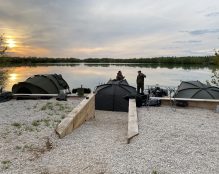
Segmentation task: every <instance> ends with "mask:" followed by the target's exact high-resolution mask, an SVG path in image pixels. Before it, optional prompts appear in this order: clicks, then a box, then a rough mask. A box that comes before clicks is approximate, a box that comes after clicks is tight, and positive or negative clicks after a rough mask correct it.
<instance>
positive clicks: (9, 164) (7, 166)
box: [1, 160, 11, 170]
mask: <svg viewBox="0 0 219 174" xmlns="http://www.w3.org/2000/svg"><path fill="white" fill-rule="evenodd" d="M1 163H2V169H3V170H6V169H8V168H9V167H10V166H11V161H9V160H4V161H2V162H1Z"/></svg>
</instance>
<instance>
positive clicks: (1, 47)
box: [0, 34, 7, 56]
mask: <svg viewBox="0 0 219 174" xmlns="http://www.w3.org/2000/svg"><path fill="white" fill-rule="evenodd" d="M6 50H7V46H5V40H4V34H1V35H0V56H2V55H4V54H5V51H6Z"/></svg>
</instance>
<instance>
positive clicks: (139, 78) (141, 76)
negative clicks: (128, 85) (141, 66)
mask: <svg viewBox="0 0 219 174" xmlns="http://www.w3.org/2000/svg"><path fill="white" fill-rule="evenodd" d="M144 78H146V75H144V74H143V73H140V74H138V76H137V84H144Z"/></svg>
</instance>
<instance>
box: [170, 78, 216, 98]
mask: <svg viewBox="0 0 219 174" xmlns="http://www.w3.org/2000/svg"><path fill="white" fill-rule="evenodd" d="M174 97H175V98H195V99H219V88H218V87H215V86H211V85H206V84H203V83H201V82H200V81H182V82H181V84H180V85H179V86H178V89H177V91H176V94H175V95H174Z"/></svg>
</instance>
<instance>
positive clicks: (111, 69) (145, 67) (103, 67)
mask: <svg viewBox="0 0 219 174" xmlns="http://www.w3.org/2000/svg"><path fill="white" fill-rule="evenodd" d="M118 70H121V71H122V73H123V74H124V76H125V77H126V79H127V81H128V82H129V84H130V85H132V86H135V87H136V76H137V71H138V70H141V71H142V72H143V73H144V74H146V75H147V78H146V80H145V87H146V88H147V85H155V84H159V85H162V86H170V87H172V86H177V85H179V84H180V80H183V81H187V80H200V81H201V82H203V83H205V81H206V80H209V79H211V75H212V70H211V68H204V67H201V66H196V67H184V68H183V67H172V66H170V67H163V66H159V65H157V64H156V65H155V64H116V63H113V64H67V66H66V64H52V65H50V64H41V65H40V66H18V67H4V68H3V69H1V71H0V85H2V84H4V86H5V89H6V90H9V91H10V90H11V88H12V86H13V85H14V84H16V83H18V82H21V81H24V80H26V79H27V78H28V77H30V76H33V75H36V74H53V73H56V74H61V75H62V76H63V78H64V79H65V80H66V81H67V83H68V84H69V86H70V88H71V89H72V88H78V87H80V86H81V85H83V86H84V87H88V88H91V89H92V90H93V89H94V88H95V87H96V86H97V85H99V84H102V83H105V82H107V81H108V80H109V79H114V78H115V77H116V73H117V72H118Z"/></svg>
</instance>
